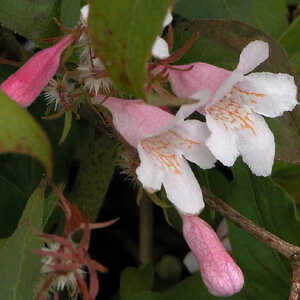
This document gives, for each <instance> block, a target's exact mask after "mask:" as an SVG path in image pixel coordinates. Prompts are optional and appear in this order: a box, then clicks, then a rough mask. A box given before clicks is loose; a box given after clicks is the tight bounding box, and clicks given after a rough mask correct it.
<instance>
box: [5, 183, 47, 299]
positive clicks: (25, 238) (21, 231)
mask: <svg viewBox="0 0 300 300" xmlns="http://www.w3.org/2000/svg"><path fill="white" fill-rule="evenodd" d="M44 190H45V182H42V183H41V185H40V186H39V187H38V188H37V189H36V190H35V191H34V193H33V194H32V196H31V197H30V199H29V200H28V202H27V205H26V208H25V210H24V212H23V215H22V218H21V219H20V222H19V224H18V227H17V229H16V230H15V232H14V233H13V235H12V236H11V237H9V238H8V239H6V240H5V241H4V242H3V243H1V248H0V268H1V272H2V274H5V276H2V277H1V282H0V295H1V298H3V299H6V300H24V299H33V297H34V294H35V287H36V285H37V283H38V280H39V278H40V259H39V257H37V256H34V255H33V254H32V253H31V250H32V249H36V248H41V247H42V244H43V243H42V241H41V239H40V238H39V237H38V236H37V233H39V232H41V231H42V229H43V210H44Z"/></svg>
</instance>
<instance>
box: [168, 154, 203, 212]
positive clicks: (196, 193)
mask: <svg viewBox="0 0 300 300" xmlns="http://www.w3.org/2000/svg"><path fill="white" fill-rule="evenodd" d="M179 163H180V165H181V167H180V173H174V172H165V174H164V175H165V176H164V178H163V185H164V187H165V190H166V193H167V197H168V199H169V200H170V201H171V202H172V203H173V204H174V205H175V206H176V208H177V209H178V211H180V213H182V214H186V215H198V214H199V213H200V212H201V211H202V210H203V208H204V202H203V197H202V192H201V189H200V186H199V183H198V181H197V179H196V178H195V176H194V174H193V172H192V170H191V168H190V166H189V165H188V163H187V162H186V161H185V160H184V159H183V158H182V157H181V158H180V159H179Z"/></svg>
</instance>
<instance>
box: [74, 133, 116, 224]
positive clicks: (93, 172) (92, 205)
mask: <svg viewBox="0 0 300 300" xmlns="http://www.w3.org/2000/svg"><path fill="white" fill-rule="evenodd" d="M77 155H78V156H79V164H80V165H79V170H78V173H77V177H76V181H75V184H74V189H73V191H72V193H71V195H70V200H72V202H74V203H76V205H77V206H78V207H79V208H80V209H81V210H82V211H83V212H85V213H87V214H88V215H89V217H90V218H91V219H92V220H95V219H96V218H97V214H98V212H99V209H100V208H101V206H102V204H103V202H104V199H105V194H106V191H107V189H108V186H109V183H110V181H111V178H112V175H113V172H114V169H115V159H116V155H117V145H116V142H115V141H114V140H113V139H111V138H110V137H109V136H107V134H105V133H102V134H95V133H94V132H92V131H91V132H90V134H89V138H88V140H87V149H81V151H79V153H78V154H77Z"/></svg>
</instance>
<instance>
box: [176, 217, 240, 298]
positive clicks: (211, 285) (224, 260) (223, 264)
mask: <svg viewBox="0 0 300 300" xmlns="http://www.w3.org/2000/svg"><path fill="white" fill-rule="evenodd" d="M182 220H183V235H184V238H185V240H186V242H187V244H188V245H189V247H190V249H191V250H192V252H193V253H194V255H195V257H196V259H197V261H198V263H199V266H200V272H201V275H202V279H203V282H204V283H205V285H206V286H207V288H208V290H209V292H210V293H211V294H212V295H215V296H220V297H226V296H231V295H233V294H235V293H237V292H239V291H240V290H241V289H242V287H243V285H244V276H243V273H242V271H241V269H240V268H239V267H238V265H237V264H236V263H235V262H234V261H233V259H232V258H231V256H230V255H229V254H228V253H227V251H226V250H225V249H224V247H223V245H222V243H221V242H220V241H219V239H218V236H217V235H216V233H215V232H214V230H213V229H212V228H211V227H210V226H209V225H208V224H207V223H206V222H204V221H203V220H201V219H200V218H198V217H197V216H186V215H185V216H182Z"/></svg>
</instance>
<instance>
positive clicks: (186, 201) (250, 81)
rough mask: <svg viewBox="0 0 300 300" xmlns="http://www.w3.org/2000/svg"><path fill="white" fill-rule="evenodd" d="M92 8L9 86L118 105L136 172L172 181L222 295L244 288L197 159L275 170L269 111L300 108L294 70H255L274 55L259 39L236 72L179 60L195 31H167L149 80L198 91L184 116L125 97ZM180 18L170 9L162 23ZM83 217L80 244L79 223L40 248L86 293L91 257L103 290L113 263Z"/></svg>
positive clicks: (61, 102) (149, 185)
mask: <svg viewBox="0 0 300 300" xmlns="http://www.w3.org/2000/svg"><path fill="white" fill-rule="evenodd" d="M88 14H89V7H88V6H85V7H83V8H82V11H81V18H80V24H79V26H78V28H77V29H75V30H74V32H73V33H71V34H68V35H67V36H66V37H64V38H63V39H62V40H61V41H60V42H58V43H57V44H56V45H54V46H52V47H50V48H48V49H45V50H42V51H40V52H38V53H37V54H36V55H34V56H33V57H32V58H31V59H30V60H29V61H28V62H27V63H26V64H25V65H24V66H23V67H22V68H20V69H19V70H18V71H17V72H16V73H15V74H13V75H11V76H10V77H9V78H8V79H7V80H6V81H5V82H4V83H3V84H2V85H1V86H0V88H1V89H2V90H3V91H4V92H5V93H7V94H8V95H9V96H10V97H11V98H12V99H13V100H15V101H16V102H18V103H19V104H20V105H22V106H28V105H30V104H31V103H32V102H33V101H34V100H35V99H36V97H37V96H38V94H39V93H40V92H41V91H42V90H43V89H44V88H45V86H46V85H47V83H48V82H49V85H48V87H46V90H45V92H46V97H47V98H48V100H49V102H51V103H52V102H54V103H55V107H63V109H67V108H68V107H69V106H70V104H72V103H73V102H74V99H75V98H78V97H79V96H80V95H82V94H84V95H86V96H87V98H88V99H89V100H92V101H89V103H93V104H94V105H97V106H99V105H101V109H102V110H103V109H108V110H109V111H110V113H111V115H112V124H113V126H114V128H115V129H116V131H118V133H119V134H120V136H121V137H122V140H123V142H125V143H127V144H128V145H130V146H131V147H132V148H133V149H136V150H135V151H136V153H138V157H139V162H138V164H137V165H138V167H137V168H136V170H135V172H136V176H137V179H138V180H139V182H140V183H141V184H142V185H143V187H144V188H145V189H146V190H147V191H148V192H149V193H153V192H156V191H159V190H160V189H161V188H162V187H164V189H165V191H166V195H167V197H168V199H169V200H170V202H172V203H173V204H174V206H175V207H176V209H177V210H178V212H179V214H180V215H181V217H182V220H183V233H184V237H185V239H186V241H187V243H188V245H189V246H190V248H191V250H192V251H193V252H194V255H195V257H196V258H197V260H198V262H199V265H200V271H201V273H202V276H203V281H204V282H205V284H206V285H207V287H208V289H209V290H210V292H211V293H212V294H214V295H219V296H227V295H232V294H234V293H236V292H238V291H239V290H240V289H241V288H242V286H243V275H242V272H241V271H240V269H239V268H238V266H237V265H236V264H235V263H234V261H233V260H232V258H231V257H230V255H229V254H227V252H226V251H225V250H224V248H223V246H222V244H221V243H220V242H219V240H218V238H217V236H216V234H215V233H214V232H213V230H212V229H211V228H210V227H209V225H208V224H206V223H205V222H204V221H202V220H201V219H199V218H198V217H197V216H198V214H199V213H200V212H201V211H202V210H203V208H204V201H203V197H202V193H201V189H200V186H199V183H198V181H197V179H196V177H195V175H194V174H193V172H192V170H191V167H190V165H189V163H188V161H190V162H192V163H194V164H196V165H198V166H199V167H200V168H202V169H209V168H213V167H214V165H215V162H216V161H217V160H219V161H220V162H221V163H223V164H224V165H225V166H232V165H233V164H234V162H235V160H236V159H237V157H238V156H240V155H241V156H242V158H243V161H244V162H245V163H246V164H247V165H248V166H249V168H250V169H251V170H252V172H253V173H254V174H256V175H258V176H269V175H270V174H271V171H272V166H273V162H274V155H275V142H274V136H273V133H272V132H271V130H270V129H269V127H268V125H267V123H266V121H265V120H264V118H263V117H262V116H266V117H269V118H274V117H278V116H281V115H282V114H283V113H284V112H285V111H291V110H293V109H294V107H295V106H296V105H297V98H296V96H297V88H296V85H295V82H294V78H293V77H292V76H291V75H289V74H274V73H269V72H252V71H253V70H254V69H255V68H256V67H257V66H258V65H260V64H261V63H263V62H264V61H265V60H267V59H268V57H269V46H268V44H267V43H266V42H264V41H259V40H256V41H251V42H250V43H249V44H248V45H247V46H246V47H245V48H244V49H243V50H242V52H241V54H240V59H239V63H238V65H237V67H236V69H235V70H233V71H229V70H225V69H222V68H219V67H216V66H213V65H209V64H206V63H204V62H196V63H192V64H188V65H178V66H176V65H170V63H173V62H174V61H175V60H176V58H177V57H178V55H179V54H181V53H182V52H183V50H184V49H187V48H188V47H189V46H190V43H191V42H192V41H193V40H194V38H192V39H191V41H190V42H189V43H188V44H187V45H186V46H184V47H183V48H182V49H181V50H180V51H178V52H176V53H175V54H173V55H170V53H169V52H170V51H169V50H170V49H169V47H168V43H167V42H166V41H165V40H164V39H163V38H161V37H160V36H158V37H157V38H156V40H155V42H154V44H153V47H152V61H151V62H149V72H148V73H149V74H150V77H151V78H150V79H151V80H149V83H148V85H147V87H148V88H149V89H151V88H153V89H154V90H155V91H157V90H156V89H155V88H154V84H152V83H153V76H154V77H155V78H157V79H161V80H162V82H164V83H165V82H166V81H168V82H169V83H170V86H171V90H172V92H173V93H174V94H175V95H176V96H178V97H184V98H190V99H192V100H194V103H193V104H186V105H182V106H181V107H180V108H179V110H178V111H177V113H176V115H174V114H173V113H171V112H170V111H168V110H166V109H163V108H160V107H157V106H153V105H150V104H147V103H145V102H144V101H143V100H139V99H135V100H129V99H121V98H119V97H120V94H118V92H117V91H115V88H114V85H113V82H112V81H111V79H110V78H109V76H108V73H107V71H106V69H105V67H104V64H103V62H102V61H101V60H100V59H99V58H98V57H96V56H95V53H94V50H93V48H92V46H91V42H90V40H89V37H88V34H87V27H88V22H87V20H88ZM171 22H172V14H171V11H170V10H169V11H168V12H167V14H166V17H165V20H164V21H163V24H162V28H164V27H166V26H168V25H169V24H170V23H171ZM169 29H170V26H169ZM71 44H72V45H73V46H74V47H75V48H79V49H80V52H81V55H80V61H79V63H78V66H77V68H76V70H75V71H74V70H72V72H69V73H68V72H65V73H64V74H63V76H61V77H60V78H62V79H57V80H59V82H58V81H55V80H54V79H52V77H53V76H54V74H55V73H56V72H57V70H58V68H59V62H60V57H61V55H62V53H63V51H64V50H65V49H66V48H67V47H68V46H70V45H71ZM251 72H252V73H251ZM57 78H59V76H57ZM169 95H171V94H170V93H169ZM79 98H80V97H79ZM81 98H82V97H81ZM81 98H80V99H81ZM128 98H129V97H128ZM80 101H82V100H80ZM80 101H79V102H80ZM193 113H196V114H201V115H203V117H205V120H206V122H202V121H199V120H198V119H187V118H188V117H190V116H191V115H192V114H193ZM133 165H134V164H133ZM63 205H64V208H65V210H67V209H70V205H69V204H66V203H63ZM66 216H67V213H66ZM68 224H69V223H67V226H68ZM80 226H82V228H83V229H84V234H83V237H82V241H81V242H80V243H79V245H74V244H73V243H72V242H71V241H70V240H69V239H67V237H68V235H69V234H70V232H73V231H70V230H67V232H68V234H66V236H65V237H64V238H62V237H58V236H54V235H52V236H50V235H42V237H44V238H46V239H48V240H50V242H51V244H50V246H49V249H48V250H40V251H39V252H38V254H39V255H41V256H44V260H43V261H44V271H45V272H47V271H49V268H50V269H52V274H54V275H51V276H50V278H51V280H50V279H49V282H47V284H46V285H45V286H48V285H50V284H52V283H53V282H56V285H57V288H58V289H60V288H63V287H64V286H73V285H74V283H76V282H77V283H78V284H79V287H80V289H81V291H82V293H83V295H85V294H86V293H88V292H87V291H86V287H85V286H84V284H83V279H82V278H83V277H84V272H83V271H82V270H81V266H82V265H83V264H86V265H87V266H88V268H89V272H90V275H91V284H90V286H91V290H90V292H89V293H90V294H93V295H94V294H95V290H97V289H98V287H97V285H96V283H95V281H94V278H95V275H94V274H95V270H100V271H104V270H105V269H104V268H103V267H102V266H100V265H98V264H96V263H95V262H93V261H91V260H90V258H89V257H88V256H87V255H86V253H87V245H88V239H89V230H90V229H91V226H92V225H91V224H89V222H88V220H86V222H83V223H82V224H81V225H80ZM73 229H74V228H73ZM77 229H78V228H77ZM61 260H63V261H61ZM66 261H67V263H66ZM62 272H63V273H62ZM61 274H63V275H61ZM62 276H63V277H62ZM44 289H45V288H43V290H44ZM86 299H88V298H86Z"/></svg>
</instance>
